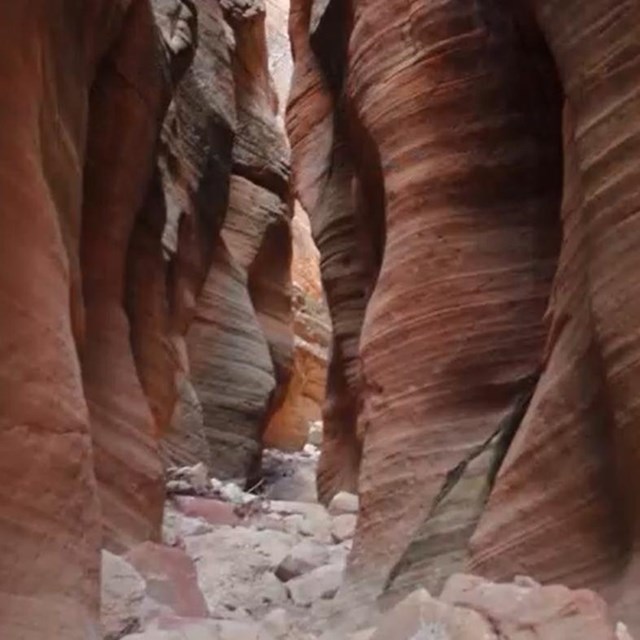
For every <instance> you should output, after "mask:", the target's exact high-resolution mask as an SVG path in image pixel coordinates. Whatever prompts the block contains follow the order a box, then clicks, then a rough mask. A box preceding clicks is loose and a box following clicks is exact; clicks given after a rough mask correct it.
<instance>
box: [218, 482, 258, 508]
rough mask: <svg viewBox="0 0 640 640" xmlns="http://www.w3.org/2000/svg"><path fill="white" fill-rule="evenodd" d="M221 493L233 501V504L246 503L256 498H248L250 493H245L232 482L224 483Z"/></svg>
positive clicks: (226, 498) (229, 500)
mask: <svg viewBox="0 0 640 640" xmlns="http://www.w3.org/2000/svg"><path fill="white" fill-rule="evenodd" d="M220 493H221V495H222V497H223V498H224V499H225V500H226V501H227V502H233V504H246V503H247V502H248V501H250V500H253V499H254V498H255V496H251V497H250V498H248V496H249V494H245V492H244V491H243V490H242V489H241V488H240V487H239V486H238V485H237V484H233V483H232V482H228V483H227V484H225V485H223V486H222V489H221V491H220Z"/></svg>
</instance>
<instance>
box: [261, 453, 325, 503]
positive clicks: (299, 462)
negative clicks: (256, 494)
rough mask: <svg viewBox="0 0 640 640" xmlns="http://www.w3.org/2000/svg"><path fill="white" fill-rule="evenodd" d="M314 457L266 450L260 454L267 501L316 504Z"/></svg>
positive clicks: (315, 460) (315, 462)
mask: <svg viewBox="0 0 640 640" xmlns="http://www.w3.org/2000/svg"><path fill="white" fill-rule="evenodd" d="M316 464H317V456H312V455H309V454H305V453H293V454H286V453H282V452H280V451H273V450H268V451H265V453H264V455H263V463H262V468H263V474H264V478H265V484H266V485H267V487H268V488H267V490H266V491H265V495H266V497H268V498H269V499H271V500H290V501H298V502H308V503H316V502H317V501H318V495H317V492H316Z"/></svg>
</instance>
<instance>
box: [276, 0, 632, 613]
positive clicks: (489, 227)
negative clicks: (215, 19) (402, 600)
mask: <svg viewBox="0 0 640 640" xmlns="http://www.w3.org/2000/svg"><path fill="white" fill-rule="evenodd" d="M578 5H579V3H577V2H576V3H568V4H567V3H564V4H558V3H552V2H545V1H544V0H538V1H533V2H531V3H519V2H515V1H510V0H482V1H481V2H473V3H472V2H454V1H453V0H452V1H448V2H417V1H416V2H409V3H403V4H402V6H400V4H399V3H395V2H388V1H382V0H352V1H350V2H343V3H341V2H337V1H332V0H329V1H328V2H327V1H322V2H321V1H315V2H312V1H311V0H295V1H294V2H292V13H291V22H290V28H291V38H292V42H293V45H294V46H293V50H294V58H295V65H296V69H295V74H294V85H293V89H292V94H291V100H290V103H289V111H288V118H287V122H288V128H289V132H290V137H291V142H292V147H293V168H294V177H295V185H296V187H295V188H296V194H297V195H298V197H299V198H300V200H301V201H302V202H303V204H304V206H305V208H306V209H307V210H308V211H309V214H310V217H311V221H312V226H313V228H314V234H315V237H316V240H317V242H318V246H319V248H320V251H321V254H322V268H323V280H324V284H325V287H326V291H327V299H328V302H329V306H330V310H331V315H332V320H333V323H334V342H333V352H332V360H331V366H330V369H329V382H328V387H327V401H326V405H325V420H326V429H327V438H326V440H325V443H324V445H323V453H322V461H321V467H320V469H319V474H318V483H319V491H320V494H321V496H322V497H323V499H325V500H326V499H327V498H329V497H331V495H333V494H334V493H335V492H336V491H337V490H339V489H342V488H353V487H354V486H355V484H356V482H357V484H358V490H359V493H360V499H361V510H360V516H359V520H358V528H357V534H356V539H355V543H354V549H353V552H352V554H351V557H350V566H349V572H348V574H349V580H348V581H349V583H350V586H348V587H347V588H346V589H345V594H346V593H347V592H349V591H350V587H353V588H354V590H355V593H356V594H358V593H359V594H360V595H362V593H363V592H368V596H369V597H376V596H379V595H380V594H381V593H384V594H386V595H385V597H389V598H396V597H398V596H399V595H400V594H402V593H405V592H407V591H408V590H410V589H412V588H415V586H416V585H417V584H422V585H425V586H427V587H428V588H430V589H433V590H437V589H438V588H440V587H441V585H442V583H443V580H444V579H445V578H446V577H447V576H448V575H449V574H450V573H451V572H452V571H456V570H460V569H461V568H464V567H465V566H471V567H472V568H473V569H475V570H477V571H481V572H483V573H485V574H487V575H489V576H491V577H494V578H512V577H513V575H515V574H519V573H523V574H531V575H533V576H534V577H536V578H539V579H543V580H553V581H563V582H566V583H568V584H569V585H570V586H578V585H585V584H587V585H590V586H594V587H597V588H600V589H601V590H602V591H603V593H604V594H605V595H606V596H608V597H609V598H610V599H611V600H613V601H615V602H619V603H621V609H620V610H621V611H625V612H626V613H625V615H627V616H628V619H630V621H632V622H633V616H632V615H630V614H629V612H630V611H635V610H636V609H637V607H636V608H635V609H633V603H634V595H633V588H632V585H633V584H634V581H637V580H638V571H637V562H636V561H635V560H634V558H635V555H634V551H635V546H636V544H637V543H636V539H637V526H636V523H637V521H638V519H637V513H638V495H639V492H638V491H636V489H635V486H636V484H637V483H636V481H635V480H634V478H635V475H637V474H634V472H632V471H631V470H632V469H634V468H636V466H637V457H636V453H637V446H636V445H637V438H638V430H637V428H635V427H634V426H633V425H634V424H635V422H636V421H635V418H634V416H635V409H634V407H635V406H636V404H637V403H635V402H634V401H633V400H632V396H633V392H634V389H635V387H634V385H633V383H632V382H631V380H632V378H633V376H634V372H635V364H634V363H635V359H634V353H635V335H636V333H637V332H636V331H635V329H634V326H633V325H634V322H635V320H636V318H637V317H638V314H636V313H635V300H636V299H637V298H638V296H637V295H636V291H635V287H636V285H635V280H633V279H632V278H630V277H625V276H624V274H625V273H626V274H629V273H633V268H634V264H635V262H634V261H635V259H636V258H635V255H636V252H635V251H634V250H633V248H634V246H635V236H634V228H635V227H634V224H635V219H636V218H635V217H634V216H633V212H634V210H635V204H634V203H635V182H637V181H636V180H635V169H634V167H635V162H634V159H635V155H634V154H635V138H634V136H633V130H634V129H633V127H634V116H633V115H632V114H633V111H634V109H635V102H636V97H635V96H636V91H635V90H636V84H637V81H638V77H640V76H639V75H638V73H637V70H636V56H635V49H636V48H637V44H638V42H639V40H638V30H637V29H636V27H635V21H634V19H633V16H635V12H636V10H637V8H638V3H637V2H634V1H632V2H628V3H622V4H620V3H614V2H609V1H608V0H602V1H599V2H595V3H591V4H590V5H589V7H586V6H584V5H580V6H578ZM563 102H564V105H563ZM563 110H564V113H563ZM376 189H377V192H376ZM359 221H360V222H359ZM361 221H364V223H363V222H361ZM378 268H379V271H378ZM632 280H633V282H632ZM347 328H348V330H347ZM338 408H339V409H340V411H338V410H337V409H338Z"/></svg>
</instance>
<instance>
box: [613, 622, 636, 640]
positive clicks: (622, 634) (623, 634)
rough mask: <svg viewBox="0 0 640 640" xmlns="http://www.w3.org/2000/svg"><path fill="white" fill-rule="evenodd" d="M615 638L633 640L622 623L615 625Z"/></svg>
mask: <svg viewBox="0 0 640 640" xmlns="http://www.w3.org/2000/svg"><path fill="white" fill-rule="evenodd" d="M616 638H617V640H633V638H632V637H631V634H630V633H629V629H627V625H625V624H624V623H622V622H618V624H617V625H616Z"/></svg>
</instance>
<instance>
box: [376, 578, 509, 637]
mask: <svg viewBox="0 0 640 640" xmlns="http://www.w3.org/2000/svg"><path fill="white" fill-rule="evenodd" d="M370 638H371V640H390V639H391V638H393V640H416V639H422V638H424V639H425V640H427V639H433V640H498V638H499V637H498V636H497V635H496V634H495V633H494V631H493V629H492V627H491V624H490V622H489V620H487V619H485V618H483V617H482V616H481V615H480V614H479V613H477V612H475V611H473V610H472V609H466V608H465V609H463V608H456V607H452V606H449V605H447V604H445V603H443V602H439V601H438V600H435V599H434V598H432V597H431V596H430V595H429V593H428V592H427V591H426V590H424V589H420V590H419V591H415V592H414V593H412V594H411V595H409V596H408V597H407V598H405V599H404V600H403V601H402V602H401V603H400V604H398V605H397V606H396V607H395V608H394V609H393V610H392V611H391V612H390V613H388V614H387V615H386V616H385V617H384V619H383V621H382V622H381V623H380V624H379V625H378V627H377V629H376V631H375V633H374V634H373V635H371V636H370Z"/></svg>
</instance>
